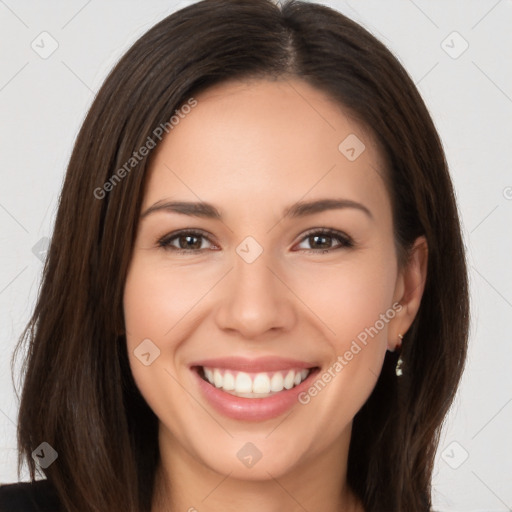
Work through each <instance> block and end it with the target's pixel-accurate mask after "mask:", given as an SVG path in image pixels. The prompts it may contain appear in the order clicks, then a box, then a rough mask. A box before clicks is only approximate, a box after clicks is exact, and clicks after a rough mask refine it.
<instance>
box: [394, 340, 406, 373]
mask: <svg viewBox="0 0 512 512" xmlns="http://www.w3.org/2000/svg"><path fill="white" fill-rule="evenodd" d="M398 337H399V338H400V341H399V342H398V343H397V346H396V348H397V349H398V350H400V349H401V348H402V341H403V339H404V337H403V336H402V335H401V334H399V335H398ZM403 364H404V362H403V360H402V355H400V357H399V358H398V362H397V363H396V368H395V373H396V376H397V377H401V376H402V375H403V370H402V366H403Z"/></svg>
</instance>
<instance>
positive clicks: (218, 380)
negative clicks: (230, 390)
mask: <svg viewBox="0 0 512 512" xmlns="http://www.w3.org/2000/svg"><path fill="white" fill-rule="evenodd" d="M223 380H224V379H223V378H222V373H220V372H219V370H217V369H215V370H213V383H214V384H215V387H216V388H221V387H222V384H223Z"/></svg>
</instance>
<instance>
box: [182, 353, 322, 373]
mask: <svg viewBox="0 0 512 512" xmlns="http://www.w3.org/2000/svg"><path fill="white" fill-rule="evenodd" d="M194 366H205V367H206V368H223V369H225V370H238V371H245V372H271V371H279V370H291V369H294V368H314V367H315V366H316V365H315V364H314V363H310V362H307V361H299V360H297V359H288V358H283V357H275V356H267V357H258V358H247V357H235V356H231V357H220V358H216V359H202V360H201V361H195V362H194V363H192V364H191V365H190V367H191V368H192V367H194Z"/></svg>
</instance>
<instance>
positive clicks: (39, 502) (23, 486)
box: [0, 480, 63, 512]
mask: <svg viewBox="0 0 512 512" xmlns="http://www.w3.org/2000/svg"><path fill="white" fill-rule="evenodd" d="M0 512H63V509H62V507H61V506H60V504H59V499H58V496H57V493H56V492H55V489H54V487H53V486H52V485H51V484H50V482H48V480H37V481H35V482H19V483H15V484H5V485H0Z"/></svg>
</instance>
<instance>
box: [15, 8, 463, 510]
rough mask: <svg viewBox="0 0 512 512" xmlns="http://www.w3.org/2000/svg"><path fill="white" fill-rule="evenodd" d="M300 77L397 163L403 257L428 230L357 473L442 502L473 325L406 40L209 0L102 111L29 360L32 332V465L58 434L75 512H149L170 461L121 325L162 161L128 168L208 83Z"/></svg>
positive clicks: (368, 488) (440, 162)
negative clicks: (451, 425)
mask: <svg viewBox="0 0 512 512" xmlns="http://www.w3.org/2000/svg"><path fill="white" fill-rule="evenodd" d="M289 77H298V78H300V79H302V80H305V81H307V82H308V83H309V84H311V85H313V86H315V87H316V88H318V89H319V90H322V91H323V92H324V93H325V94H327V95H328V96H329V97H331V98H332V99H334V100H335V101H337V102H339V104H340V106H341V107H342V108H343V109H345V111H348V112H350V114H351V115H352V116H353V117H354V118H356V119H357V120H358V121H360V122H361V123H363V125H365V126H366V127H367V128H368V129H370V130H371V131H372V133H373V134H374V136H375V138H376V140H377V141H378V143H379V145H380V147H381V151H382V153H383V156H384V158H385V160H386V163H387V169H386V172H387V175H386V178H387V181H388V188H389V193H390V196H391V199H392V208H393V221H394V236H395V243H396V247H397V250H398V251H397V254H398V256H399V264H400V265H403V264H405V262H406V261H407V254H408V250H409V249H410V248H411V244H412V243H413V242H414V240H415V239H416V238H417V237H418V236H420V235H425V236H426V239H427V242H428V247H429V258H428V268H427V271H428V275H427V281H426V285H425V290H424V294H423V298H422V301H421V306H420V309H419V312H418V314H417V316H416V318H415V320H414V322H413V324H412V326H411V328H410V330H409V331H408V332H407V334H406V336H405V339H404V344H403V347H404V348H403V351H402V358H403V360H404V362H405V363H404V364H405V367H404V368H405V371H404V375H403V376H402V377H401V378H399V379H397V377H396V376H395V374H394V366H395V364H396V361H397V354H392V353H387V355H386V359H385V362H384V367H383V370H382V373H381V375H380V377H379V379H378V382H377V384H376V387H375V389H374V391H373V393H372V395H371V396H370V398H369V399H368V401H367V402H366V403H365V404H364V406H363V407H362V409H361V410H360V411H359V412H358V414H357V415H356V417H355V419H354V423H353V431H352V439H351V445H350V452H349V460H348V480H349V484H350V486H351V487H352V489H353V490H354V492H355V493H356V494H357V496H359V498H360V499H361V500H362V503H363V505H364V507H365V509H366V511H367V512H377V511H379V512H381V511H392V512H415V511H422V512H423V511H428V510H430V507H431V496H430V491H431V488H430V485H431V483H430V482H431V475H432V467H433V460H434V454H435V452H436V449H437V445H438V440H439V437H438V436H439V432H440V428H441V425H442V422H443V419H444V418H445V415H446V413H447V410H448V408H449V406H450V404H451V402H452V400H453V397H454V393H455V391H456V388H457V385H458V383H459V379H460V377H461V373H462V370H463V366H464V362H465V357H466V349H467V348H466V347H467V338H468V325H469V298H468V283H467V270H466V262H465V254H464V246H463V241H462V238H461V231H460V223H459V217H458V212H457V206H456V202H455V198H454V192H453V189H452V183H451V180H450V177H449V173H448V169H447V163H446V160H445V156H444V153H443V149H442V145H441V142H440V140H439V138H438V134H437V133H436V130H435V127H434V124H433V122H432V120H431V117H430V115H429V113H428V111H427V109H426V107H425V104H424V102H423V101H422V99H421V97H420V95H419V93H418V91H417V89H416V88H415V86H414V84H413V82H412V80H411V79H410V77H409V76H408V74H407V73H406V71H405V70H404V69H403V68H402V66H401V65H400V63H399V62H398V61H397V59H396V58H395V57H394V56H393V55H392V54H391V53H390V51H389V50H388V49H387V48H386V47H385V46H384V45H383V44H381V43H380V42H379V41H378V40H377V39H376V38H375V37H373V36H372V35H371V34H370V33H368V32H367V31H366V30H365V29H363V28H362V27H361V26H360V25H358V24H357V23H355V22H353V21H351V20H350V19H348V18H346V17H345V16H343V15H342V14H340V13H338V12H336V11H335V10H332V9H330V8H328V7H324V6H321V5H318V4H314V3H309V2H299V1H295V0H291V1H288V2H285V3H284V4H283V5H282V6H278V5H277V4H275V3H273V2H272V1H270V0H205V1H202V2H198V3H196V4H193V5H191V6H189V7H186V8H184V9H182V10H180V11H178V12H176V13H174V14H172V15H170V16H168V17H167V18H165V19H164V20H162V21H161V22H159V23H158V24H157V25H155V26H154V27H153V28H152V29H151V30H149V31H148V32H147V33H146V34H145V35H143V36H142V37H141V38H140V39H139V40H138V41H137V42H136V43H135V44H134V45H133V46H132V47H131V48H130V49H129V50H128V51H127V52H126V54H125V55H124V56H123V57H122V58H121V59H120V61H119V62H118V63H117V65H116V66H115V67H114V69H113V70H112V71H111V73H110V74H109V76H108V77H107V79H106V80H105V82H104V84H103V86H102V87H101V89H100V90H99V92H98V94H97V97H96V98H95V100H94V102H93V104H92V106H91V108H90V110H89V112H88V114H87V117H86V119H85V121H84V123H83V126H82V128H81V130H80V133H79V135H78V137H77V140H76V142H75V146H74V149H73V153H72V155H71V159H70V162H69V166H68V168H67V174H66V178H65V182H64V185H63V188H62V193H61V196H60V202H59V208H58V213H57V217H56V222H55V227H54V232H53V236H52V240H51V246H50V249H49V252H48V257H47V260H46V263H45V267H44V274H43V279H42V283H41V287H40V293H39V297H38V301H37V304H36V307H35V311H34V313H33V316H32V318H31V320H30V323H29V324H28V325H27V328H26V329H25V331H24V333H23V335H22V337H21V339H20V341H19V344H18V346H17V349H16V352H15V354H14V359H13V361H14V360H15V356H16V353H18V351H19V350H20V348H21V347H22V346H24V344H25V343H26V344H27V355H26V358H25V359H24V365H23V372H22V377H24V384H23V389H22V396H21V403H20V410H19V423H18V443H19V450H20V454H19V462H18V470H20V468H21V467H22V465H23V462H26V463H27V464H28V468H29V470H30V475H31V478H32V479H34V478H35V472H36V464H35V463H34V460H33V459H32V457H31V453H32V451H33V450H34V449H35V447H37V446H38V445H39V444H40V443H41V442H42V441H46V442H47V443H49V444H50V445H51V446H53V447H54V448H55V449H56V450H57V452H58V454H59V455H58V459H57V461H56V462H55V463H53V464H52V465H51V466H50V467H49V468H48V469H46V470H45V471H44V473H45V475H46V477H47V478H48V479H49V480H50V481H51V482H52V483H53V485H54V486H55V488H56V490H57V492H58V495H59V497H60V499H61V501H62V503H63V505H64V507H65V508H66V509H67V510H69V511H73V512H75V511H80V512H93V511H94V512H99V511H101V512H106V511H118V510H119V511H121V510H122V511H125V512H136V511H149V510H150V508H151V500H152V494H153V490H154V489H153V488H154V482H155V469H156V466H157V464H158V461H159V452H158V440H157V425H158V422H157V418H156V416H155V415H154V413H153V412H152V411H151V409H150V408H149V407H148V405H147V404H146V402H145V401H144V399H143V398H142V396H141V395H140V393H139V391H138V389H137V387H136V385H135V383H134V380H133V378H132V375H131V372H130V368H129V364H128V356H127V349H126V339H125V337H124V336H123V335H122V334H121V333H122V332H123V327H124V319H123V307H122V304H123V301H122V299H123V289H124V283H125V278H126V273H127V268H128V264H129V261H130V258H131V252H132V247H133V242H134V237H135V232H136V228H137V218H138V214H139V210H140V207H141V201H142V194H143V187H144V179H145V174H146V170H147V169H148V164H149V162H150V155H146V156H144V157H142V158H140V161H139V160H137V164H136V165H135V166H133V168H132V166H130V169H129V172H126V173H124V174H123V173H121V174H122V181H120V182H119V180H117V181H116V180H115V179H114V175H117V177H118V178H119V174H120V173H119V169H121V168H123V166H125V170H126V169H127V167H126V163H127V162H129V161H130V159H131V158H133V153H134V152H135V151H137V150H138V149H139V148H141V147H142V146H144V145H145V144H147V141H148V140H149V139H148V138H151V139H152V140H155V133H154V132H155V128H157V127H158V126H161V125H165V123H168V121H169V119H170V118H171V116H172V115H173V113H174V112H175V110H177V109H178V108H179V107H180V106H181V105H182V104H184V102H186V101H188V100H189V99H190V98H191V97H192V96H193V95H194V94H197V93H198V92H199V91H202V90H204V89H206V88H207V87H209V86H211V85H213V84H217V83H220V82H222V81H226V80H232V79H245V78H269V79H286V78H289ZM167 126H168V125H167ZM156 142H158V141H156ZM107 182H110V183H111V184H113V185H112V186H110V187H108V186H107V187H105V186H104V184H105V183H107ZM107 188H108V190H107ZM99 189H101V190H103V191H104V192H101V193H98V192H97V191H98V190H99ZM95 191H96V193H95ZM99 196H101V197H99Z"/></svg>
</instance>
